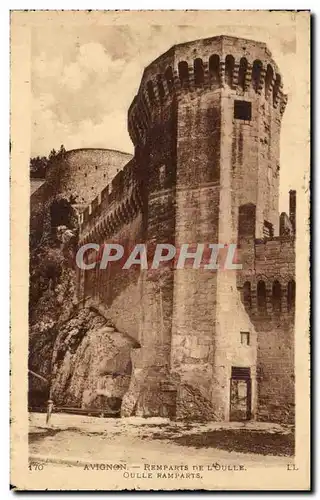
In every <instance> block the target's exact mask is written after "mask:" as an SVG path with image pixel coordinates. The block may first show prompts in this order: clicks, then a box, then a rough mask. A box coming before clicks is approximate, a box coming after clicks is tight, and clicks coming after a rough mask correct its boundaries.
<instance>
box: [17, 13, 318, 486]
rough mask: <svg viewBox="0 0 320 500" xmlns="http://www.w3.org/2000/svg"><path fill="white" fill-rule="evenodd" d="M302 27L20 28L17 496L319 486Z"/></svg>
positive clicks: (288, 20) (211, 16)
mask: <svg viewBox="0 0 320 500" xmlns="http://www.w3.org/2000/svg"><path fill="white" fill-rule="evenodd" d="M309 24H310V13H309V12H307V11H304V12H303V11H301V12H295V11H292V12H290V11H283V12H282V11H273V12H268V11H250V12H249V11H136V12H134V11H132V12H129V11H117V12H113V11H88V12H86V11H47V12H40V11H34V12H28V11H13V12H11V92H12V95H11V107H12V113H11V169H12V181H11V191H12V202H11V203H12V209H11V217H12V241H11V247H12V252H13V253H12V255H13V257H12V268H14V270H13V272H12V290H13V293H12V354H11V356H12V360H11V363H12V372H13V374H12V377H13V378H12V388H11V413H12V416H13V417H14V421H13V423H12V434H11V446H12V459H11V474H12V478H11V483H12V487H13V488H16V489H17V490H43V489H47V490H75V489H80V490H109V491H110V490H111V491H116V490H142V491H143V490H145V491H146V490H227V491H230V490H308V489H309V488H310V477H309V475H310V463H309V440H310V437H309V422H310V408H309V406H310V402H309V396H310V394H309V393H310V381H309V361H310V360H309V347H310V346H309V320H310V318H309V314H310V313H309V307H310V304H309V302H310V297H309V294H310V280H309V238H310V236H309V232H310V228H309V216H310V213H309V210H310V209H309V203H310V200H309V196H310V193H309V182H310V137H309V135H310V126H309V122H310V109H309V108H310V102H309V99H310V33H309V30H310V27H309ZM21 107H23V109H24V118H23V122H22V121H21ZM21 250H23V252H22V251H21ZM19 251H20V252H19Z"/></svg>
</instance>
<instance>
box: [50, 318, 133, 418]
mask: <svg viewBox="0 0 320 500" xmlns="http://www.w3.org/2000/svg"><path fill="white" fill-rule="evenodd" d="M134 345H135V343H134V341H133V340H132V339H130V338H129V337H127V336H126V335H124V334H121V333H120V332H117V331H115V329H114V328H113V327H112V326H111V325H110V324H109V323H108V321H107V320H106V319H105V318H103V317H102V316H101V315H99V314H98V313H96V312H95V311H92V310H90V309H83V310H81V311H80V312H79V313H77V314H76V315H75V316H74V317H73V318H72V319H70V320H69V321H67V322H66V323H65V324H64V325H63V326H62V327H61V329H60V331H59V334H58V336H57V339H56V341H55V344H54V349H53V357H52V367H53V368H52V382H51V397H52V399H53V400H54V402H55V404H56V405H58V406H63V405H66V406H70V407H79V408H83V409H86V408H90V409H101V410H106V411H115V412H117V411H119V410H120V406H121V402H122V398H123V396H124V394H125V393H126V391H127V390H128V387H129V383H130V376H131V370H132V367H131V358H130V352H131V349H132V347H134Z"/></svg>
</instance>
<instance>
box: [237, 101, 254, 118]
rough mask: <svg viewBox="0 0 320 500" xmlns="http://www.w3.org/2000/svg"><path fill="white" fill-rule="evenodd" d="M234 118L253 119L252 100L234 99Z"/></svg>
mask: <svg viewBox="0 0 320 500" xmlns="http://www.w3.org/2000/svg"><path fill="white" fill-rule="evenodd" d="M234 118H236V119H237V120H245V121H250V120H251V102H248V101H234Z"/></svg>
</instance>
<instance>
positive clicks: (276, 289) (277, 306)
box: [272, 281, 281, 313]
mask: <svg viewBox="0 0 320 500" xmlns="http://www.w3.org/2000/svg"><path fill="white" fill-rule="evenodd" d="M272 308H273V312H276V313H279V312H280V311H281V285H280V283H279V281H275V282H274V283H273V285H272Z"/></svg>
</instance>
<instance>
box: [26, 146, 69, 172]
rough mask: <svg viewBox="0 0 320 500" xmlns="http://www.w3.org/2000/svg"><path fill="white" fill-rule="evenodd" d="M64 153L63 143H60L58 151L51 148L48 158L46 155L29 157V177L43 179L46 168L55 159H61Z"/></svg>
mask: <svg viewBox="0 0 320 500" xmlns="http://www.w3.org/2000/svg"><path fill="white" fill-rule="evenodd" d="M65 154H66V150H65V147H64V145H63V144H61V146H60V149H59V151H56V150H55V149H52V150H51V151H50V154H49V156H48V158H47V157H46V156H36V157H35V158H31V159H30V177H31V178H32V179H43V178H45V176H46V171H47V168H50V165H52V164H53V163H54V162H55V161H57V160H59V161H60V160H63V159H64V156H65Z"/></svg>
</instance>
